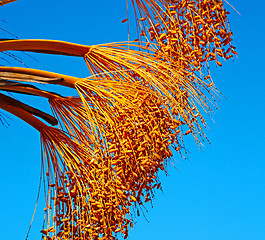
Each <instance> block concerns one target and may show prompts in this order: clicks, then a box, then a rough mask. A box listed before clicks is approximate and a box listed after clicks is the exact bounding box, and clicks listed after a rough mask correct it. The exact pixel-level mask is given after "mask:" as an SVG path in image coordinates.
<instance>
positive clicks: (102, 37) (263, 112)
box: [0, 0, 265, 240]
mask: <svg viewBox="0 0 265 240" xmlns="http://www.w3.org/2000/svg"><path fill="white" fill-rule="evenodd" d="M230 3H231V4H232V5H233V6H234V7H235V8H236V9H237V10H238V11H239V12H240V13H241V16H239V15H238V14H237V13H236V12H234V11H233V9H231V8H230V7H229V6H227V8H228V10H229V11H230V12H231V15H230V24H231V27H232V31H233V32H234V45H236V47H237V52H238V59H235V60H231V61H228V62H226V63H225V64H223V67H222V68H216V67H215V66H212V71H211V72H212V77H213V79H214V82H215V84H216V86H217V87H218V89H219V90H220V91H221V92H222V93H223V95H224V96H225V97H223V98H222V100H221V102H220V103H219V108H220V110H216V112H215V114H214V115H213V118H214V121H215V123H213V122H211V120H209V121H208V123H209V127H210V130H206V134H207V135H208V137H209V138H210V141H211V145H209V144H205V147H204V148H203V149H202V150H201V151H200V150H199V149H198V148H197V146H196V144H195V143H194V141H193V140H192V138H191V136H189V137H187V141H186V146H187V148H188V150H189V151H190V152H191V153H190V154H189V161H187V160H185V161H184V160H182V159H180V158H179V157H178V156H177V155H176V156H175V157H176V163H175V165H176V168H174V167H173V166H169V167H168V172H169V176H165V175H164V174H163V173H162V174H160V176H161V180H162V186H163V193H162V192H160V191H157V193H156V196H155V199H154V201H153V208H152V207H151V206H147V208H148V213H146V214H145V215H146V218H147V219H148V222H147V221H146V220H145V218H144V217H143V216H141V217H139V218H137V223H136V224H135V227H134V228H133V230H132V232H131V234H130V236H129V237H130V238H129V239H131V240H149V239H152V240H155V239H168V240H171V239H172V240H174V239H176V240H224V239H225V240H232V239H233V240H235V239H240V240H253V239H255V240H263V239H265V141H264V140H265V120H264V119H265V118H264V117H265V94H264V89H265V81H264V80H265V73H264V69H265V67H264V65H265V48H264V43H265V33H264V32H265V31H264V30H265V27H264V9H265V2H264V1H261V0H256V1H255V0H254V1H252V2H250V1H247V0H242V1H235V0H231V1H230ZM0 13H1V19H4V20H5V21H6V22H1V27H2V28H4V29H6V30H8V31H10V32H12V33H13V34H15V35H17V36H18V37H19V38H25V39H33V38H36V39H41V38H43V39H56V40H65V41H70V42H75V43H81V44H88V45H91V44H99V43H107V42H117V41H125V40H127V26H126V24H122V23H121V20H122V19H124V18H126V1H115V0H114V1H107V0H101V1H85V0H80V1H78V4H77V3H75V2H74V1H62V0H56V1H51V0H46V1H41V0H35V1H33V0H19V1H18V2H16V3H11V4H9V5H7V6H5V7H1V8H0ZM1 34H2V35H3V37H7V36H8V35H7V34H5V33H3V32H1ZM133 34H134V33H133V32H132V38H133V37H134V36H133ZM9 37H10V36H9ZM21 56H22V58H23V62H25V63H26V64H27V65H29V66H30V67H32V68H39V69H43V70H48V71H55V72H58V73H63V74H69V75H74V76H78V77H84V76H87V74H88V70H87V69H86V66H85V63H84V62H83V61H82V60H81V59H76V58H71V57H69V58H68V57H58V56H57V57H52V56H42V55H39V54H31V56H33V57H35V58H36V59H37V60H38V61H35V60H34V59H32V58H31V57H28V56H26V55H24V56H23V55H21ZM43 88H46V87H45V86H43ZM19 99H21V100H24V101H27V102H30V103H31V104H33V105H34V106H41V107H42V109H48V107H47V106H48V105H47V103H46V102H45V101H39V100H38V99H37V98H32V97H24V96H23V97H22V96H21V97H20V96H19ZM8 117H11V119H8V118H6V119H7V120H8V123H9V124H10V126H8V127H5V126H2V125H0V128H1V139H0V146H1V147H0V159H1V165H0V166H1V167H0V169H1V175H0V186H1V198H0V206H1V209H0V226H1V227H0V230H1V239H6V240H17V239H25V236H26V233H27V229H28V226H29V224H30V221H31V217H32V214H33V211H34V206H35V202H36V197H37V191H38V184H39V176H40V162H41V153H40V139H39V134H38V132H36V131H35V130H34V129H32V128H31V127H30V126H28V125H26V124H25V123H23V122H22V121H20V120H19V119H17V118H15V117H13V116H10V115H8ZM42 209H43V202H42V201H41V200H40V201H39V206H38V208H37V213H36V217H35V220H34V222H33V226H32V231H31V233H30V236H29V238H28V239H40V233H39V231H40V230H41V226H42V219H43V211H42Z"/></svg>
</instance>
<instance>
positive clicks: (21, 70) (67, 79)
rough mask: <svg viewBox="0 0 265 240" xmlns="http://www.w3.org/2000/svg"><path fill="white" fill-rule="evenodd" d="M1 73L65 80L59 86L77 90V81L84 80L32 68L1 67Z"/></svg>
mask: <svg viewBox="0 0 265 240" xmlns="http://www.w3.org/2000/svg"><path fill="white" fill-rule="evenodd" d="M0 72H13V73H22V74H29V75H36V76H40V77H48V78H49V77H50V78H63V79H64V80H63V81H61V82H58V83H57V84H59V85H62V86H65V87H71V88H75V86H74V85H75V83H76V82H77V81H80V80H82V78H77V77H72V76H68V75H63V74H59V73H53V72H47V71H43V70H38V69H32V68H21V67H0Z"/></svg>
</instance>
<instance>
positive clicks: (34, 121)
mask: <svg viewBox="0 0 265 240" xmlns="http://www.w3.org/2000/svg"><path fill="white" fill-rule="evenodd" d="M0 108H2V109H3V110H5V111H7V112H9V113H11V114H13V115H15V116H17V117H18V118H20V119H21V120H23V121H24V122H26V123H28V124H29V125H31V126H32V127H34V128H35V129H37V130H38V131H39V132H41V131H42V129H43V128H46V127H48V126H47V125H46V124H45V123H43V122H42V121H40V120H39V119H38V118H36V117H34V116H33V115H32V114H30V113H28V112H27V111H25V110H23V109H21V108H18V107H15V106H11V105H9V104H7V103H4V102H0Z"/></svg>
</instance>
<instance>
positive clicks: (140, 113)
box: [0, 0, 236, 240]
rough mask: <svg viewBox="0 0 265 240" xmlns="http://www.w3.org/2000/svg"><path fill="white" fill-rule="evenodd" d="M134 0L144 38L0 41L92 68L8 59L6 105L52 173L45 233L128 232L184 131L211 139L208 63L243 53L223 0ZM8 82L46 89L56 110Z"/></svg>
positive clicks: (3, 75) (2, 74) (2, 46)
mask: <svg viewBox="0 0 265 240" xmlns="http://www.w3.org/2000/svg"><path fill="white" fill-rule="evenodd" d="M8 2H11V1H0V3H1V4H2V5H4V4H6V3H8ZM132 4H133V7H134V11H135V14H136V16H137V22H138V30H139V36H140V37H141V38H142V40H141V41H134V42H128V43H111V44H104V45H93V46H86V45H80V44H74V43H68V42H63V41H54V40H18V39H16V40H12V39H2V40H1V41H0V52H4V53H5V52H6V51H10V50H12V51H24V52H37V53H42V54H56V55H65V56H76V57H81V58H83V59H84V61H85V62H86V64H87V67H88V69H89V71H90V73H91V76H90V77H87V78H77V77H72V76H68V75H63V74H58V73H52V72H47V71H43V70H37V69H31V68H21V67H8V66H3V67H0V91H1V93H0V108H1V109H3V110H6V111H8V112H10V113H12V114H14V115H15V116H17V117H19V118H21V119H22V120H23V121H25V122H27V123H28V124H30V125H31V126H32V127H34V128H35V129H36V130H38V131H39V132H40V135H41V142H42V154H43V155H42V161H43V175H44V176H45V177H46V181H45V189H46V196H45V201H46V208H45V223H46V227H45V228H44V229H43V230H42V231H41V233H42V237H43V239H49V240H51V239H58V240H63V239H73V240H82V239H101V240H103V239H117V237H118V235H119V234H122V236H123V237H124V238H127V237H128V231H129V228H130V227H133V216H132V214H131V209H132V207H135V208H136V209H139V208H141V206H142V205H143V204H144V203H146V202H149V201H151V199H152V197H153V196H154V190H155V189H159V188H160V186H161V183H160V181H159V179H158V175H157V173H158V172H159V171H160V170H162V171H166V170H165V167H166V164H167V161H168V160H169V159H170V158H172V156H173V154H172V150H173V149H174V150H175V151H176V152H177V153H179V154H180V155H185V147H184V143H183V142H184V137H185V135H188V134H190V133H191V134H192V135H193V136H194V138H195V140H196V141H197V142H198V143H200V142H201V141H203V140H204V139H206V136H205V134H204V132H203V127H204V126H206V123H205V120H204V118H203V116H202V114H201V112H200V111H199V109H203V110H204V111H206V112H207V113H211V100H210V99H211V98H214V97H215V96H216V89H215V88H214V87H213V83H212V82H211V81H210V80H209V75H207V76H206V75H204V74H203V71H204V70H205V69H204V68H206V70H208V63H209V61H213V60H215V61H216V63H217V64H218V65H221V63H220V62H219V60H218V58H219V57H223V58H224V59H229V58H231V56H233V54H236V52H235V51H234V47H233V46H232V45H231V36H232V33H231V31H230V29H229V25H228V23H227V13H228V12H227V11H226V10H225V9H224V7H223V2H222V1H217V0H216V1H214V0H212V1H210V0H208V1H207V0H205V1H189V0H187V1H162V0H158V1H151V0H146V1H138V0H132ZM231 54H232V55H231ZM198 73H199V75H198ZM29 82H31V83H32V82H33V83H35V84H34V85H33V84H29ZM38 83H42V84H55V85H61V86H65V87H69V88H72V89H76V91H77V93H78V97H72V96H66V97H65V96H62V94H59V93H54V92H48V91H44V90H41V89H40V88H38V87H37V86H35V85H36V84H38ZM4 92H15V93H23V94H28V95H34V96H38V97H42V98H46V99H47V100H48V102H49V104H50V107H51V109H52V112H53V116H51V115H50V114H47V113H45V112H43V111H41V110H39V109H36V108H34V107H31V106H29V105H26V104H25V103H22V102H20V101H18V100H16V99H14V98H12V97H10V96H7V95H5V94H4ZM45 122H46V123H45ZM51 125H52V126H51ZM183 149H184V151H183Z"/></svg>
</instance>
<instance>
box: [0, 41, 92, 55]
mask: <svg viewBox="0 0 265 240" xmlns="http://www.w3.org/2000/svg"><path fill="white" fill-rule="evenodd" d="M12 50H13V51H28V52H39V53H47V54H58V55H67V56H76V57H84V55H85V54H86V53H87V52H89V51H90V50H91V47H89V46H86V45H81V44H75V43H69V42H63V41H56V40H42V39H40V40H39V39H26V40H2V41H0V52H3V51H12Z"/></svg>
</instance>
